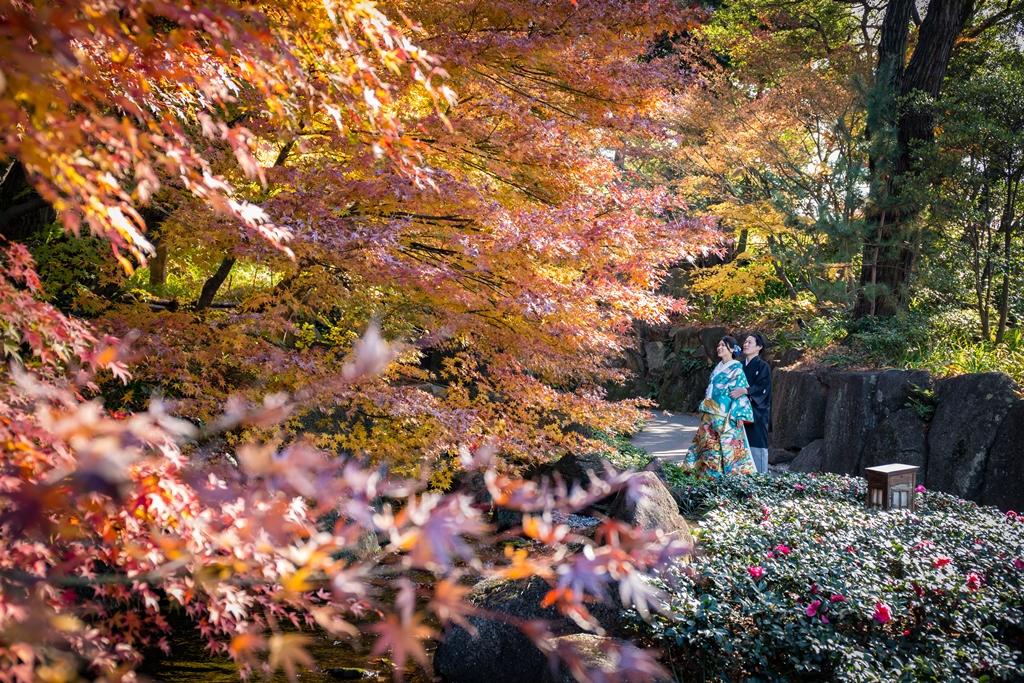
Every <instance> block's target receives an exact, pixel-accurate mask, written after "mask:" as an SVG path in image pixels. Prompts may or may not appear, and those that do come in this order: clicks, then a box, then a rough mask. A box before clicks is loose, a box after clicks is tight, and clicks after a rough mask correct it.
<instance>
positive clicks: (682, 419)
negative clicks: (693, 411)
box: [630, 410, 700, 462]
mask: <svg viewBox="0 0 1024 683" xmlns="http://www.w3.org/2000/svg"><path fill="white" fill-rule="evenodd" d="M699 424H700V418H699V417H697V416H696V415H690V414H688V413H666V412H663V411H660V410H658V411H651V417H650V418H649V419H648V420H647V423H646V424H645V425H644V429H643V431H641V432H638V433H637V434H635V435H634V436H633V438H632V439H630V443H632V444H633V445H634V446H636V447H637V448H643V449H645V450H646V451H647V452H648V453H650V454H651V455H653V456H654V457H655V458H658V459H659V460H666V461H668V462H672V461H675V460H682V459H683V456H685V455H686V449H687V447H688V446H689V445H690V442H691V441H693V435H694V434H696V433H697V425H699Z"/></svg>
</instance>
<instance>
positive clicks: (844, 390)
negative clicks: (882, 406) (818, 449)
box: [821, 371, 880, 474]
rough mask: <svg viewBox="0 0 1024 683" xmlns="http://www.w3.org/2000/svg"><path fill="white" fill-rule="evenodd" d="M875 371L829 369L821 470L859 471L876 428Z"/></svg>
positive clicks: (826, 379)
mask: <svg viewBox="0 0 1024 683" xmlns="http://www.w3.org/2000/svg"><path fill="white" fill-rule="evenodd" d="M879 374H880V373H878V372H839V371H835V372H829V373H828V374H827V375H826V376H825V379H824V380H823V381H825V382H826V383H827V384H828V399H827V401H828V403H827V405H826V407H825V434H824V437H823V438H824V440H825V444H824V460H823V461H822V466H821V469H822V471H823V472H835V473H837V474H860V456H861V454H862V453H863V452H864V444H866V443H867V440H868V435H869V434H871V432H872V430H873V429H874V428H875V425H876V424H877V422H876V417H875V413H874V411H873V410H872V407H871V405H872V400H873V399H874V395H875V386H876V385H877V383H878V375H879Z"/></svg>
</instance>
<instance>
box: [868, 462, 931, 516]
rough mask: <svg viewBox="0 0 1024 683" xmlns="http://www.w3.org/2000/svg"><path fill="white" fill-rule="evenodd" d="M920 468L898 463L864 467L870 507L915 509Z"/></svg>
mask: <svg viewBox="0 0 1024 683" xmlns="http://www.w3.org/2000/svg"><path fill="white" fill-rule="evenodd" d="M919 469H921V468H920V467H917V466H915V465H900V464H898V463H894V464H892V465H882V466H880V467H866V468H864V471H865V473H866V475H865V476H867V479H868V500H867V504H868V508H882V509H884V510H901V509H904V510H913V509H914V505H915V500H914V499H915V496H916V495H917V491H916V489H917V471H918V470H919Z"/></svg>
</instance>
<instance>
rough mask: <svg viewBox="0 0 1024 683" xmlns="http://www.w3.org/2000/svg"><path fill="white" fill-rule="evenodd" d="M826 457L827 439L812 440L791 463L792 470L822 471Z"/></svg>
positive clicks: (790, 468)
mask: <svg viewBox="0 0 1024 683" xmlns="http://www.w3.org/2000/svg"><path fill="white" fill-rule="evenodd" d="M824 459H825V441H824V440H823V439H818V440H817V441H812V442H811V443H809V444H807V445H806V446H804V447H803V448H801V449H800V452H799V453H798V454H797V456H796V457H795V458H794V459H793V461H792V462H790V463H789V471H790V472H821V465H822V463H823V462H824Z"/></svg>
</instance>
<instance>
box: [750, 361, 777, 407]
mask: <svg viewBox="0 0 1024 683" xmlns="http://www.w3.org/2000/svg"><path fill="white" fill-rule="evenodd" d="M748 382H749V384H750V386H749V388H748V389H747V396H749V397H750V402H751V403H752V404H754V407H756V408H762V407H764V405H765V404H766V403H768V402H769V401H770V400H771V390H772V369H771V367H770V366H769V365H768V364H767V363H765V362H764V361H761V362H759V363H758V364H757V369H756V370H755V372H754V377H753V380H752V381H751V380H750V378H748Z"/></svg>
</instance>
